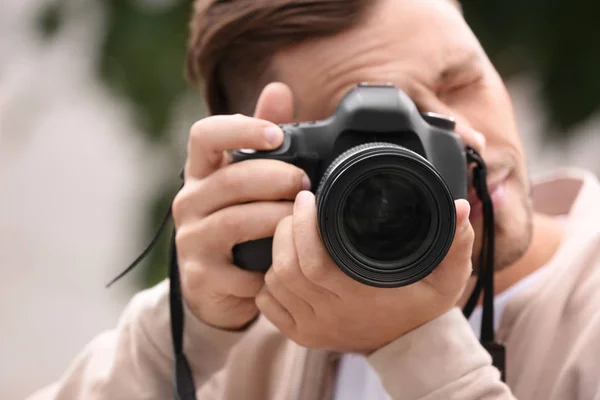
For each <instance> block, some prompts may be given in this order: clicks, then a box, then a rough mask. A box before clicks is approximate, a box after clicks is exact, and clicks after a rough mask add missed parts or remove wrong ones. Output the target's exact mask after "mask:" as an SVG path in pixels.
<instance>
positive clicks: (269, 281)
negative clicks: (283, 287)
mask: <svg viewBox="0 0 600 400" xmlns="http://www.w3.org/2000/svg"><path fill="white" fill-rule="evenodd" d="M265 286H266V287H267V288H269V289H271V288H273V287H275V286H277V276H276V275H275V273H274V271H273V268H271V269H269V271H267V273H266V274H265Z"/></svg>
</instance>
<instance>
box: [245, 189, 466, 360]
mask: <svg viewBox="0 0 600 400" xmlns="http://www.w3.org/2000/svg"><path fill="white" fill-rule="evenodd" d="M455 205H456V212H457V221H456V222H457V223H456V234H455V237H454V241H453V243H452V247H451V248H450V250H449V252H448V254H447V255H446V257H445V259H444V260H443V262H442V263H441V264H440V265H439V266H438V267H437V268H436V269H435V270H434V271H433V272H432V273H431V274H430V275H429V276H427V277H426V278H425V279H423V280H421V281H419V282H416V283H414V284H412V285H409V286H405V287H400V288H390V289H388V288H375V287H371V286H367V285H365V284H362V283H359V282H358V281H355V280H353V279H352V278H350V277H349V276H347V275H346V274H345V273H344V272H342V270H341V269H340V268H339V267H338V266H337V265H336V264H335V263H334V262H333V260H332V259H331V258H330V257H329V254H328V253H327V250H326V249H325V247H324V245H323V243H322V242H321V238H320V235H319V232H318V228H317V211H316V203H315V197H314V195H313V194H312V193H311V192H308V191H302V192H300V193H299V194H298V196H297V197H296V201H295V204H294V211H293V215H292V216H289V217H286V218H284V219H283V220H281V221H280V222H279V224H278V226H277V229H276V231H275V236H274V239H273V264H272V266H271V268H270V269H269V271H268V272H267V274H266V276H265V286H264V287H263V289H262V291H261V292H260V293H259V295H258V296H257V298H256V304H257V306H258V308H259V309H260V311H261V312H262V313H263V314H264V315H265V317H266V318H268V319H269V320H270V321H271V322H272V323H273V324H274V325H276V326H277V327H278V328H279V329H280V330H281V332H282V333H283V334H284V335H286V336H287V337H288V338H290V339H291V340H293V341H294V342H296V343H298V344H299V345H301V346H305V347H310V348H322V349H328V350H333V351H339V352H356V353H363V354H370V353H372V352H373V351H375V350H377V349H379V348H381V347H383V346H385V345H386V344H388V343H390V342H392V341H394V340H396V339H397V338H399V337H401V336H403V335H405V334H406V333H408V332H410V331H411V330H414V329H415V328H417V327H419V326H421V325H423V324H425V323H427V322H429V321H431V320H433V319H435V318H437V317H438V316H440V315H442V314H444V313H445V312H447V311H448V310H450V309H451V308H452V307H453V306H454V305H455V304H456V302H457V300H458V298H459V297H460V295H461V293H462V291H463V290H464V287H465V284H466V282H467V280H468V278H469V276H470V275H471V270H472V267H471V251H472V246H473V238H474V233H473V228H472V227H471V224H470V222H469V218H468V217H469V211H470V208H469V203H468V202H467V201H466V200H457V201H456V202H455Z"/></svg>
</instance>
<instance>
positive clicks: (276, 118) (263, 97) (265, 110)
mask: <svg viewBox="0 0 600 400" xmlns="http://www.w3.org/2000/svg"><path fill="white" fill-rule="evenodd" d="M254 117H255V118H259V119H264V120H266V121H270V122H273V123H275V124H285V123H289V122H292V120H293V119H294V95H293V93H292V89H290V87H289V86H288V85H286V84H285V83H281V82H273V83H269V84H268V85H267V86H265V88H264V89H263V91H262V93H261V94H260V96H259V98H258V102H257V103H256V110H255V111H254Z"/></svg>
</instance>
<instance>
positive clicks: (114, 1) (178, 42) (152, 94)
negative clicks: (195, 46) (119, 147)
mask: <svg viewBox="0 0 600 400" xmlns="http://www.w3.org/2000/svg"><path fill="white" fill-rule="evenodd" d="M138 3H139V2H136V1H132V0H105V1H104V4H105V6H106V8H107V11H108V21H107V32H106V38H105V41H104V45H103V47H102V49H101V54H102V57H101V63H100V65H99V73H100V76H101V78H102V79H103V80H104V81H105V82H107V83H108V84H109V85H110V86H111V87H113V88H115V89H116V90H117V91H118V92H119V93H120V94H121V95H123V96H126V97H127V98H129V99H130V100H131V102H132V105H133V106H134V108H135V110H136V112H137V117H138V120H139V123H140V126H141V128H142V130H143V131H144V132H145V133H146V134H147V135H148V138H149V139H150V140H161V139H163V138H164V136H165V134H166V133H167V132H166V127H167V125H168V123H169V121H170V117H171V111H172V107H173V104H174V102H175V101H176V100H177V99H179V98H180V96H181V94H182V93H183V91H184V90H186V89H189V87H188V86H187V84H186V82H185V80H184V75H183V72H184V69H183V60H184V57H185V48H186V40H187V27H188V19H189V14H190V11H191V1H173V2H172V5H170V6H168V7H164V8H161V9H159V10H152V9H150V8H149V7H140V6H139V5H138Z"/></svg>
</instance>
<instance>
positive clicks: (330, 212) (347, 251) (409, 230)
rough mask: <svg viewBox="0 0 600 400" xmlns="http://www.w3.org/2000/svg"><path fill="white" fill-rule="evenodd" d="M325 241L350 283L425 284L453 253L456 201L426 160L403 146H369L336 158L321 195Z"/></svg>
mask: <svg viewBox="0 0 600 400" xmlns="http://www.w3.org/2000/svg"><path fill="white" fill-rule="evenodd" d="M316 196H317V207H318V218H319V229H320V233H321V237H322V239H323V242H324V244H325V247H326V248H327V250H328V252H329V254H330V256H331V257H332V259H333V260H334V261H335V262H336V263H337V264H338V266H339V267H340V268H341V269H342V270H343V271H344V272H345V273H346V274H348V275H349V276H351V277H352V278H354V279H356V280H358V281H361V282H363V283H365V284H368V285H371V286H378V287H396V286H404V285H408V284H411V283H414V282H416V281H418V280H420V279H423V278H424V277H425V276H427V275H428V274H429V273H431V272H432V271H433V269H435V267H436V266H437V265H438V264H439V263H440V262H441V260H442V259H443V257H444V256H445V254H446V253H447V251H448V249H449V247H450V244H451V242H452V239H453V235H454V227H455V219H456V215H455V209H454V201H453V199H452V196H451V194H450V191H449V189H448V187H447V186H446V184H445V182H444V181H443V180H442V178H441V176H440V175H439V173H438V172H437V171H436V170H435V168H434V167H433V165H431V164H430V163H429V162H428V161H427V160H426V159H425V158H423V157H422V156H420V155H418V154H417V153H415V152H413V151H411V150H409V149H407V148H404V147H402V146H399V145H395V144H391V143H366V144H363V145H359V146H356V147H353V148H351V149H350V150H348V151H346V152H344V153H343V154H341V155H340V156H339V157H337V158H336V159H335V160H334V161H333V162H332V163H331V165H330V166H329V168H328V169H327V171H326V172H325V174H324V175H323V177H322V179H321V181H320V183H319V187H318V189H317V195H316Z"/></svg>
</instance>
